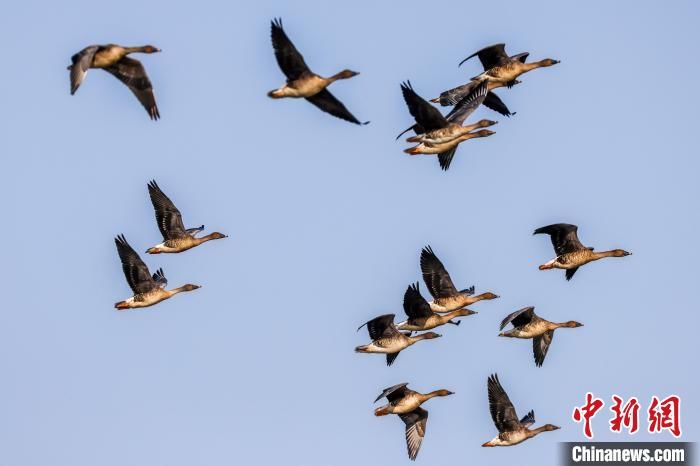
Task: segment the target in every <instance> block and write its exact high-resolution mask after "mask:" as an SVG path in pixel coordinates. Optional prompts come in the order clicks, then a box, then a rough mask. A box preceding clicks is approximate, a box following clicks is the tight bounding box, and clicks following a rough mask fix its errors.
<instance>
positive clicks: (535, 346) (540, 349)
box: [532, 330, 554, 367]
mask: <svg viewBox="0 0 700 466" xmlns="http://www.w3.org/2000/svg"><path fill="white" fill-rule="evenodd" d="M553 338H554V330H549V331H547V332H544V333H543V334H542V336H539V337H535V338H533V339H532V352H533V353H534V355H535V365H536V366H537V367H542V364H543V363H544V358H545V356H547V351H549V345H551V344H552V339H553Z"/></svg>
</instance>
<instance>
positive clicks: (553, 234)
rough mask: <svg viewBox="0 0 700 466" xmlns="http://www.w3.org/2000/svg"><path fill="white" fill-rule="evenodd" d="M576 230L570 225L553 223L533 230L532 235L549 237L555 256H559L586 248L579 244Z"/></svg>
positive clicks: (576, 228)
mask: <svg viewBox="0 0 700 466" xmlns="http://www.w3.org/2000/svg"><path fill="white" fill-rule="evenodd" d="M577 230H578V227H577V226H576V225H570V224H568V223H555V224H553V225H547V226H546V227H542V228H538V229H537V230H535V232H534V233H533V235H537V234H546V235H549V236H550V239H551V240H552V246H554V252H556V254H557V256H561V255H562V254H566V253H569V252H574V251H578V250H581V249H586V247H585V246H584V245H583V244H581V241H579V239H578V235H577V234H576V232H577ZM572 275H573V274H572Z"/></svg>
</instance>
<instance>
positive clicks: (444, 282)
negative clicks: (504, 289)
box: [420, 246, 498, 312]
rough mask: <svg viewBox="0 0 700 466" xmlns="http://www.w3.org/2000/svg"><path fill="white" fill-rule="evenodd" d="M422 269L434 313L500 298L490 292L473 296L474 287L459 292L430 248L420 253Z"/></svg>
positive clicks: (450, 310)
mask: <svg viewBox="0 0 700 466" xmlns="http://www.w3.org/2000/svg"><path fill="white" fill-rule="evenodd" d="M420 268H421V271H422V272H423V281H424V282H425V285H426V286H427V287H428V291H429V292H430V294H431V295H432V297H433V300H432V301H431V302H430V303H428V304H430V309H432V310H433V311H434V312H452V311H455V310H457V309H461V308H463V307H465V306H469V305H470V304H473V303H475V302H477V301H481V300H489V299H496V298H498V295H496V294H493V293H491V292H490V291H489V292H486V293H482V294H480V295H477V296H473V294H474V286H471V287H469V288H466V289H463V290H457V288H456V287H455V286H454V284H453V283H452V279H451V278H450V274H449V273H447V270H446V269H445V266H444V265H443V264H442V262H441V261H440V259H438V257H437V256H436V255H435V253H434V252H433V249H432V248H431V247H430V246H426V247H424V248H423V250H422V251H421V253H420Z"/></svg>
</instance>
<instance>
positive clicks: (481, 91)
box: [446, 81, 489, 126]
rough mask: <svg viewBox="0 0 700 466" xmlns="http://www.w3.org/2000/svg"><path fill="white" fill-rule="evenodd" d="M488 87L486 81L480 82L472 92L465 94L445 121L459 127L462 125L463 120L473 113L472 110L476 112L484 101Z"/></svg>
mask: <svg viewBox="0 0 700 466" xmlns="http://www.w3.org/2000/svg"><path fill="white" fill-rule="evenodd" d="M488 86H489V83H488V81H482V82H481V83H480V84H479V85H478V86H476V87H475V88H474V89H472V91H471V92H469V94H467V96H466V97H464V98H463V99H462V100H460V101H459V102H458V103H457V105H455V107H454V108H453V109H452V111H450V113H448V114H447V117H446V118H447V121H449V122H450V123H456V124H458V125H460V126H461V125H462V123H464V120H466V119H467V117H468V116H469V115H471V114H472V113H474V110H476V109H477V108H478V107H479V105H481V103H482V102H483V101H484V99H485V98H486V95H487V94H488V92H489V90H488Z"/></svg>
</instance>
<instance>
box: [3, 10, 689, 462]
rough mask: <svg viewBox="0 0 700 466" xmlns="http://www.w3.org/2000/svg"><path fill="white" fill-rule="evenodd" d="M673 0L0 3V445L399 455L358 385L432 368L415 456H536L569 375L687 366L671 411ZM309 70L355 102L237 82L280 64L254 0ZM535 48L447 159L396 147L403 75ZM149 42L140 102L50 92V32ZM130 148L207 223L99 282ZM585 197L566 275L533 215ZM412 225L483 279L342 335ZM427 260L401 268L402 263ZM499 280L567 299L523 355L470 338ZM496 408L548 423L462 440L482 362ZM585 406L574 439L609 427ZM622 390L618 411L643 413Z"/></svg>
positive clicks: (487, 319) (455, 72)
mask: <svg viewBox="0 0 700 466" xmlns="http://www.w3.org/2000/svg"><path fill="white" fill-rule="evenodd" d="M699 13H700V9H699V8H698V6H697V3H694V2H690V1H678V2H663V3H661V2H631V1H630V2H615V3H614V4H613V3H611V2H602V1H599V2H576V3H574V2H561V1H541V2H507V3H503V2H496V3H495V4H484V3H483V2H481V3H480V2H463V1H447V2H443V1H432V2H429V3H426V2H414V1H404V2H401V4H400V5H395V6H389V5H385V4H383V3H381V2H363V1H357V2H328V1H317V2H316V1H304V2H255V3H251V2H247V3H246V2H244V3H238V2H200V3H198V4H197V5H195V4H193V3H191V2H189V3H187V6H185V5H176V4H174V3H173V2H166V1H158V2H143V1H129V0H126V1H122V2H116V3H115V2H109V3H107V2H103V3H100V2H96V1H64V2H37V1H26V2H14V3H12V4H11V5H9V4H8V5H6V6H5V8H4V11H3V14H2V17H1V18H0V26H1V27H0V40H1V41H2V43H3V44H4V47H3V69H4V73H3V86H2V88H1V89H2V90H0V93H1V94H2V98H1V102H2V110H1V111H0V123H1V126H2V128H3V132H2V133H3V137H2V138H1V139H0V140H1V141H2V142H1V144H2V146H1V152H2V157H3V161H4V163H3V167H2V171H1V173H0V181H1V182H0V195H2V199H3V200H4V203H3V218H4V223H3V231H4V233H3V238H4V241H5V244H4V245H3V248H2V252H1V253H0V260H1V261H2V264H3V270H2V282H3V287H2V288H3V300H2V306H1V307H2V312H1V313H0V316H1V319H2V321H1V322H0V351H1V352H2V355H3V356H2V358H0V373H1V374H2V383H1V384H0V400H1V403H2V410H1V411H0V438H2V445H3V446H2V448H0V464H2V465H8V466H33V465H36V466H46V465H52V466H55V465H70V466H78V465H80V466H82V465H85V466H92V465H100V466H112V465H119V466H123V465H148V466H156V465H167V466H171V465H172V466H179V465H183V466H185V465H186V466H191V465H231V464H303V465H359V464H407V463H408V459H407V457H406V451H405V449H406V447H405V443H404V438H403V424H402V423H401V421H400V420H399V419H396V418H391V417H386V418H375V417H374V416H373V415H372V409H373V405H372V400H373V399H374V397H375V396H376V395H377V394H378V393H379V391H380V390H381V389H382V388H384V387H386V386H389V385H392V384H395V383H398V382H402V381H408V382H411V386H412V387H413V388H415V389H417V390H420V391H429V390H432V389H435V388H441V387H445V388H449V389H451V390H453V391H455V392H456V393H457V394H456V395H455V396H453V397H450V398H447V399H437V400H433V401H431V402H429V403H428V404H427V405H426V408H427V409H428V410H429V411H430V421H429V424H428V435H427V438H426V440H425V442H424V444H423V448H422V450H421V452H420V455H419V457H418V461H419V462H421V463H423V464H431V465H446V464H455V463H460V464H467V463H469V464H497V463H498V464H509V462H512V461H518V464H528V465H529V464H533V465H534V464H554V462H555V458H556V451H557V442H560V441H570V440H581V439H582V433H581V430H582V428H581V426H580V425H577V424H574V423H573V422H572V421H571V420H570V416H571V410H572V408H573V407H574V406H575V405H577V404H580V403H582V402H583V397H584V394H585V392H586V391H588V390H590V391H593V392H594V393H595V394H596V395H598V396H602V397H603V398H605V399H606V400H609V397H610V395H611V394H613V393H617V394H620V395H622V396H624V397H625V398H626V397H629V396H633V395H636V396H637V397H639V398H640V400H641V401H642V405H643V408H646V405H647V402H648V400H649V398H650V397H651V396H652V395H659V396H666V395H668V394H670V393H677V394H679V395H680V396H681V397H682V398H683V408H682V412H683V416H684V417H683V421H682V425H683V429H684V431H683V432H684V437H683V438H684V439H685V440H697V439H698V430H699V429H700V417H699V416H698V412H700V410H699V409H698V399H699V395H700V393H699V390H698V378H697V354H698V344H697V335H696V334H697V305H696V302H697V299H696V293H697V286H698V274H697V264H698V260H699V254H698V249H697V244H696V243H697V241H696V240H695V239H696V237H697V235H698V230H699V227H700V224H699V222H698V209H697V199H698V195H699V194H700V193H699V188H698V184H697V177H698V168H699V167H698V162H697V156H698V154H697V135H698V128H697V123H698V118H697V111H698V108H699V103H700V102H699V99H698V90H697V86H696V84H697V79H696V77H697V74H698V71H699V68H698V60H697V53H698V52H697V44H698V42H699V41H698V40H699V39H700V36H699V34H698V32H697V22H698V18H699ZM274 16H281V17H283V18H284V21H285V26H286V29H287V31H288V33H289V35H290V37H291V38H292V40H293V41H294V42H295V43H296V45H297V46H298V47H299V49H300V50H301V51H302V52H303V53H304V54H305V56H306V59H307V62H308V63H309V65H310V66H311V67H312V68H313V69H314V70H316V71H317V72H319V73H321V74H326V75H328V74H332V73H335V72H336V71H338V70H340V69H342V68H345V67H348V68H351V69H355V70H358V71H361V72H362V74H361V75H360V76H358V77H356V78H354V79H352V80H349V81H344V82H340V83H337V84H335V85H334V86H333V88H332V91H333V93H334V94H335V95H337V96H338V97H339V98H340V99H342V101H343V102H345V103H346V104H347V106H348V108H349V109H350V110H351V111H352V112H353V113H354V114H355V115H356V116H357V117H358V118H360V119H362V120H365V119H369V120H371V121H372V123H371V124H370V125H369V126H366V127H358V126H354V125H351V124H348V123H345V122H342V121H340V120H337V119H334V118H332V117H330V116H328V115H325V114H323V113H321V112H320V111H318V110H317V109H316V108H314V107H312V106H311V105H309V104H307V103H305V102H299V101H273V100H271V99H268V98H267V97H266V96H265V93H266V92H267V91H268V90H270V89H273V88H275V87H277V86H279V85H280V84H281V83H282V82H283V77H282V74H281V72H280V71H279V69H278V68H277V64H276V62H275V60H274V57H273V54H272V49H271V46H270V40H269V21H270V19H271V18H273V17H274ZM500 41H503V42H506V43H507V44H508V51H509V52H511V53H517V52H520V51H530V52H531V59H534V60H536V59H540V58H545V57H552V58H556V59H561V60H562V63H561V64H560V65H557V66H556V67H553V68H549V69H545V70H537V71H535V72H533V73H531V74H528V75H527V76H525V77H524V79H523V81H524V84H522V85H520V86H518V87H516V88H514V89H512V90H501V92H500V95H501V97H502V98H503V99H504V100H505V101H506V103H507V104H508V105H509V106H510V108H511V109H512V110H514V111H517V112H518V114H517V115H516V116H515V117H513V118H510V119H507V118H503V117H500V116H497V115H496V114H495V113H493V112H490V111H488V110H485V109H480V110H479V111H478V112H477V114H476V115H475V117H476V118H482V117H488V118H495V119H498V120H500V124H499V125H497V126H496V127H495V128H494V129H495V130H496V131H497V134H496V135H494V136H493V137H491V138H489V139H483V140H477V141H471V142H469V143H466V144H464V145H463V146H462V147H460V149H459V151H458V154H457V157H456V159H455V161H454V163H453V165H452V168H451V170H450V171H449V172H448V173H443V172H441V171H440V170H439V168H438V166H437V161H436V160H434V159H432V158H430V157H423V158H421V157H414V158H410V157H409V156H407V155H405V154H403V153H402V152H401V151H402V149H404V148H405V147H406V145H405V144H404V143H402V142H395V141H394V137H395V135H396V134H397V133H398V132H399V131H401V130H403V129H404V128H405V127H407V126H408V125H409V124H410V123H411V119H410V117H409V115H408V112H407V109H406V107H405V105H404V103H403V99H402V98H401V94H400V91H399V83H400V82H401V81H402V80H405V79H411V80H412V82H413V84H414V86H415V88H416V90H417V91H418V92H419V93H420V94H422V95H424V96H425V97H428V98H429V97H434V96H436V95H437V94H438V93H439V92H440V91H441V90H444V89H446V88H449V87H451V86H453V85H457V84H461V83H463V82H464V81H465V79H466V78H468V77H470V76H473V75H474V74H477V73H478V72H479V65H478V62H476V61H474V60H472V61H470V62H468V63H467V64H466V65H465V66H463V67H462V68H460V69H458V68H457V63H458V62H459V61H460V60H461V59H462V58H464V57H465V56H467V55H468V54H470V53H471V52H472V51H474V50H476V49H478V48H480V47H482V46H485V45H488V44H491V43H495V42H500ZM105 42H117V43H121V44H128V45H137V44H143V43H152V44H154V45H156V46H158V47H161V48H163V50H164V52H163V53H161V54H158V55H152V56H141V57H138V58H139V59H142V60H143V62H144V63H145V65H146V67H147V70H148V73H149V75H150V77H151V79H152V81H153V83H154V85H155V89H156V96H157V99H158V105H159V107H160V111H161V114H162V117H163V118H162V120H161V121H159V122H156V123H153V122H151V121H149V120H148V117H147V115H146V113H145V111H144V110H143V108H141V106H140V105H139V104H138V102H136V100H135V99H134V98H133V97H132V96H131V94H130V93H129V91H128V90H127V89H126V88H125V87H124V86H123V85H122V84H121V83H119V82H118V81H117V80H115V79H114V78H113V77H111V76H109V75H108V74H107V73H104V72H102V71H99V70H93V71H91V72H90V73H89V74H88V76H87V79H86V81H85V82H84V83H83V86H82V87H81V88H80V90H79V91H78V93H77V94H76V95H75V96H70V94H69V83H68V72H67V71H66V69H65V67H66V65H68V64H69V59H70V56H71V54H73V53H75V52H76V51H78V50H80V49H81V48H82V47H84V46H86V45H89V44H93V43H105ZM151 178H156V179H157V180H158V182H159V183H160V185H161V187H162V188H163V189H164V190H165V192H166V193H167V194H168V195H170V196H171V197H172V199H173V200H174V201H175V203H176V204H177V206H178V207H179V208H180V210H181V211H182V212H183V216H184V219H185V222H186V223H187V225H189V226H196V225H199V224H201V223H204V224H205V225H206V226H207V229H208V230H209V231H212V230H219V231H223V232H225V233H228V234H229V235H230V238H229V239H227V240H223V241H217V242H214V243H210V244H207V245H205V246H203V247H200V248H197V249H195V250H193V251H189V252H187V253H185V254H182V255H178V256H152V257H147V258H145V259H146V261H147V263H148V265H149V266H150V267H151V268H155V267H159V266H162V267H163V268H164V269H165V272H166V275H167V276H168V278H169V279H170V283H171V285H173V286H178V285H180V284H182V283H186V282H192V283H198V284H202V285H203V286H204V287H203V288H202V289H201V290H198V291H196V292H194V293H189V294H185V295H180V296H178V297H176V298H175V299H172V300H171V301H168V302H165V303H163V304H161V305H159V306H157V307H154V308H150V309H147V310H142V311H134V312H127V313H120V312H116V311H115V310H114V309H113V308H112V306H113V303H114V302H115V301H118V300H121V299H123V298H125V297H128V296H129V292H130V290H129V288H128V287H127V285H126V282H125V280H124V277H123V275H122V271H121V267H120V265H119V261H118V258H117V254H116V251H115V247H114V242H113V237H114V236H115V235H116V234H118V233H122V232H123V233H124V234H125V235H126V236H127V238H128V239H129V241H130V242H131V243H132V244H133V245H134V246H135V247H136V249H137V250H138V251H139V252H140V251H143V250H145V249H146V248H147V247H148V246H151V245H153V244H155V243H157V242H160V236H159V233H158V230H157V228H156V225H155V222H154V219H153V212H152V208H151V205H150V202H149V200H148V197H147V190H146V183H147V181H148V180H149V179H151ZM560 221H566V222H572V223H577V224H579V225H580V226H581V228H580V236H581V239H582V241H583V242H584V243H585V244H587V245H591V246H595V247H596V248H597V249H607V248H614V247H622V248H625V249H628V250H630V251H633V252H634V255H633V256H631V257H629V258H625V259H611V260H606V261H603V262H599V263H595V264H591V265H590V266H587V267H585V268H584V269H582V270H581V271H579V272H578V274H577V275H576V277H575V279H574V280H573V281H572V282H571V283H568V282H566V281H565V280H564V279H563V273H562V272H560V271H549V272H539V271H538V270H537V266H538V265H539V264H541V263H543V262H544V261H546V260H549V259H551V258H552V257H553V252H552V249H551V246H550V244H549V241H548V239H547V238H546V237H533V236H531V232H532V230H533V229H534V228H536V227H539V226H542V225H546V224H549V223H553V222H560ZM426 244H431V245H432V246H433V247H434V249H435V251H436V252H437V253H438V254H439V256H440V257H441V258H442V259H443V260H444V262H445V263H446V265H447V267H448V268H449V270H450V272H451V273H452V276H453V278H454V279H455V281H456V282H457V285H458V286H467V285H470V284H472V283H474V284H476V286H477V291H478V292H481V291H486V290H491V291H494V292H496V293H498V294H500V295H501V296H502V298H501V299H500V300H497V301H492V302H487V303H482V304H480V305H477V306H474V307H473V308H474V309H475V310H478V311H479V314H478V315H476V316H473V317H470V318H467V319H464V323H463V324H462V326H460V327H459V328H456V327H452V326H450V327H448V328H444V329H443V333H444V335H445V337H444V338H442V339H439V340H434V341H430V342H424V343H421V344H420V345H418V346H415V347H413V348H410V349H409V350H408V351H406V352H405V353H402V354H401V355H400V356H399V358H398V359H397V361H396V363H395V365H394V366H393V367H391V368H387V367H385V365H384V361H383V358H382V357H374V356H371V355H370V356H367V355H358V354H354V353H353V348H354V347H355V346H356V345H358V344H363V343H366V342H367V334H366V332H364V331H363V332H360V333H356V332H355V328H356V327H357V326H358V325H359V324H361V323H362V322H364V321H366V320H367V319H369V318H371V317H373V316H375V315H378V314H381V313H387V312H396V313H399V314H400V313H401V300H402V296H403V292H404V290H405V288H406V286H407V285H408V284H409V283H410V282H412V281H415V280H417V279H419V277H420V271H419V267H418V254H419V251H420V248H421V247H423V246H424V245H426ZM423 291H424V292H425V288H424V287H423ZM525 305H535V306H536V307H537V311H538V312H539V313H540V314H541V315H542V316H544V317H546V318H550V319H551V320H568V319H576V320H579V321H581V322H583V323H585V327H583V328H581V329H576V330H567V329H565V330H560V331H559V332H557V335H556V337H555V340H554V343H553V346H552V348H551V350H550V353H549V355H548V356H547V360H546V361H545V365H544V367H543V368H540V369H538V368H536V367H535V366H534V363H533V360H532V354H531V346H530V342H527V341H514V340H504V339H498V338H497V337H496V334H497V332H498V323H499V322H500V320H501V319H502V318H503V317H504V316H505V315H506V314H507V313H509V312H511V311H513V310H515V309H517V308H520V307H522V306H525ZM494 371H497V372H498V373H499V374H500V377H501V381H502V382H503V385H504V386H505V388H506V390H507V391H508V392H509V393H510V396H511V398H512V400H513V402H514V403H515V405H516V408H517V409H518V410H519V412H520V414H521V415H522V414H524V413H525V412H526V411H527V410H529V409H534V410H535V413H536V415H537V419H538V424H539V423H544V422H551V423H555V424H558V425H561V426H562V427H563V429H562V430H560V431H557V432H554V433H547V434H543V435H542V436H540V437H538V438H536V439H534V440H532V441H529V442H527V443H525V444H523V445H520V446H518V447H514V448H509V449H485V448H481V447H480V445H481V444H482V443H483V442H485V441H487V440H489V439H491V438H492V437H493V436H494V435H495V433H496V431H495V428H494V426H493V424H492V423H491V419H490V417H489V412H488V408H487V401H486V377H487V376H488V374H490V373H492V372H494ZM608 419H609V412H607V407H606V412H604V413H602V414H601V415H600V416H599V417H598V418H596V420H595V422H594V429H595V433H596V440H619V439H622V440H651V439H653V440H660V441H661V440H670V439H672V437H671V435H670V434H668V433H664V434H662V435H655V436H649V435H647V434H638V435H636V436H634V437H630V436H628V435H627V434H623V435H612V434H610V433H609V432H607V425H606V424H607V421H608ZM643 420H644V418H643Z"/></svg>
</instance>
